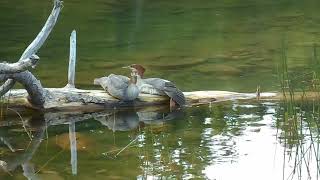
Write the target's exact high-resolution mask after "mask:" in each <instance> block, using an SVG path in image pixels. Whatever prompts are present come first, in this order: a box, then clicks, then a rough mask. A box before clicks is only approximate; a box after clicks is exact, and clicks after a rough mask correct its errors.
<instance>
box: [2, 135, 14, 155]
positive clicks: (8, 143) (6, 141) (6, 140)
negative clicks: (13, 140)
mask: <svg viewBox="0 0 320 180" xmlns="http://www.w3.org/2000/svg"><path fill="white" fill-rule="evenodd" d="M0 140H1V141H2V142H3V143H4V144H5V145H6V146H7V147H8V148H9V149H10V151H11V152H15V151H16V150H14V148H13V147H12V145H11V144H10V142H9V140H8V139H7V138H5V137H0Z"/></svg>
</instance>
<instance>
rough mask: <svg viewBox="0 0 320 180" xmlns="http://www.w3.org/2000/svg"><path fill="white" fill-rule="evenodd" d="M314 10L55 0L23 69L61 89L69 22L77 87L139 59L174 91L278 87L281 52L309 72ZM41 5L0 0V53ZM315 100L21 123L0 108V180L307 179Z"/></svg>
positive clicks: (298, 72)
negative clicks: (57, 10) (32, 64)
mask: <svg viewBox="0 0 320 180" xmlns="http://www.w3.org/2000/svg"><path fill="white" fill-rule="evenodd" d="M318 7H320V1H317V0H307V1H298V0H270V1H262V0H261V1H257V0H255V1H253V0H241V1H240V0H231V1H227V0H222V1H216V0H203V1H192V0H185V1H181V0H177V1H169V0H164V1H154V0H131V1H127V0H120V1H119V0H118V1H114V0H93V1H77V0H66V1H65V2H64V8H63V11H62V13H61V16H60V18H59V21H58V23H57V25H56V27H55V29H54V31H53V32H52V34H51V35H50V37H49V39H48V40H47V42H46V44H45V45H44V46H43V47H42V48H41V49H40V51H39V53H38V55H39V56H40V57H41V62H40V63H39V65H38V66H37V68H36V69H35V70H33V72H34V74H36V75H37V77H38V78H39V79H40V80H41V82H42V84H43V85H44V86H45V87H63V86H64V85H65V84H66V77H67V75H66V74H67V65H68V54H69V42H68V41H69V35H70V33H71V31H72V30H73V29H76V30H77V33H78V62H77V70H76V71H77V74H76V84H77V86H78V87H79V88H98V87H94V86H93V85H92V81H93V79H94V78H96V77H100V76H103V75H107V74H109V73H119V74H127V73H128V72H126V71H125V70H123V69H122V68H121V67H122V66H124V65H129V64H132V63H139V64H142V65H144V66H146V67H147V72H146V76H149V77H152V76H154V77H163V78H166V79H170V80H172V81H173V82H175V83H176V84H177V86H178V87H180V88H181V89H182V90H184V91H193V90H230V91H238V92H254V91H255V89H256V87H257V85H260V86H261V89H262V91H279V90H280V81H279V74H281V73H279V72H280V71H282V68H281V67H282V63H283V62H282V59H281V57H282V52H283V51H284V50H283V49H285V50H286V56H287V63H288V67H289V69H288V71H289V74H290V76H291V75H294V77H295V80H297V81H296V82H304V81H307V80H308V79H307V78H310V77H311V76H312V74H311V73H310V72H315V73H314V74H313V76H312V77H313V80H316V79H317V77H316V76H315V74H317V72H319V70H318V69H319V67H320V66H319V63H318V60H317V54H318V52H317V49H318V45H317V44H318V43H319V42H320V33H319V29H320V16H319V8H318ZM51 8H52V7H51V1H49V0H48V1H31V0H2V1H0V14H1V16H0V47H1V48H0V58H1V59H3V60H7V61H10V62H14V61H16V60H17V59H18V58H19V56H20V55H21V53H22V52H23V50H24V49H25V48H26V46H27V45H28V44H29V42H30V41H31V40H33V38H34V37H35V36H36V34H37V33H38V32H39V30H40V28H41V26H42V25H43V23H44V21H45V20H46V18H47V16H48V15H49V13H50V11H51ZM295 88H296V90H301V89H304V90H308V89H305V88H306V86H305V83H300V84H299V83H297V84H295ZM318 107H319V105H318V102H307V103H306V102H304V103H297V104H293V105H288V104H285V103H282V102H273V101H270V102H256V101H232V102H224V103H213V104H211V105H205V106H200V107H192V108H186V109H184V110H183V111H177V112H168V110H167V108H160V109H159V108H157V109H154V108H151V109H135V110H131V111H123V112H118V110H116V109H115V110H112V111H105V112H98V113H93V114H55V113H51V114H40V115H39V114H33V115H27V114H26V115H24V116H23V119H24V121H25V122H24V123H23V124H22V123H21V120H20V119H19V118H18V117H17V115H10V116H8V117H7V118H5V119H4V118H2V120H1V121H0V124H1V125H2V126H1V128H0V135H1V138H0V140H1V142H0V160H1V161H0V166H2V167H3V169H4V170H3V171H0V179H26V178H29V179H92V178H96V179H193V178H194V179H206V178H207V179H217V180H226V179H308V178H309V179H317V178H318V175H319V169H320V168H319V166H318V164H317V160H319V153H318V149H319V144H318V138H319V137H318V134H319V133H318V122H319V119H318V117H319V111H318ZM294 119H298V121H294ZM294 122H299V123H294ZM22 125H24V127H25V128H24V127H23V126H22ZM74 129H75V131H76V133H75V136H76V141H77V151H76V152H75V151H72V150H71V149H72V148H70V143H69V140H70V137H69V132H72V131H73V130H74ZM71 135H72V133H71ZM29 136H30V137H32V141H30V137H29ZM71 139H72V136H71ZM71 159H72V160H73V161H72V163H71V162H70V160H71ZM75 159H76V160H77V161H74V160H75Z"/></svg>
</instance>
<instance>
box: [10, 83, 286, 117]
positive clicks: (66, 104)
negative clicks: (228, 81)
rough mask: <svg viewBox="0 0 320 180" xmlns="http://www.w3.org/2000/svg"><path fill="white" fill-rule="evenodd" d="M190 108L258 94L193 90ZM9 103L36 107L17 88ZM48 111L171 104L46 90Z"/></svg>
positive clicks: (164, 100) (153, 98)
mask: <svg viewBox="0 0 320 180" xmlns="http://www.w3.org/2000/svg"><path fill="white" fill-rule="evenodd" d="M184 95H185V97H186V102H187V106H194V105H201V104H208V103H212V102H220V101H227V100H237V99H256V94H255V93H237V92H229V91H193V92H184ZM5 97H6V98H9V100H8V103H9V106H11V107H26V108H35V109H38V108H39V107H37V106H34V104H32V103H30V102H29V100H28V93H27V91H26V90H24V89H13V90H11V92H10V94H7V95H6V96H5ZM44 97H45V102H44V104H43V108H42V110H44V111H83V112H92V111H95V110H99V109H113V108H129V107H143V106H150V105H163V104H168V105H169V98H168V97H165V96H158V95H151V94H140V95H139V97H138V99H136V100H135V101H132V102H123V101H120V100H118V99H116V98H114V97H112V96H110V95H109V94H108V93H107V92H106V91H104V90H84V89H76V88H44ZM280 98H281V97H280V96H279V94H278V93H261V94H260V100H263V99H274V100H279V99H280Z"/></svg>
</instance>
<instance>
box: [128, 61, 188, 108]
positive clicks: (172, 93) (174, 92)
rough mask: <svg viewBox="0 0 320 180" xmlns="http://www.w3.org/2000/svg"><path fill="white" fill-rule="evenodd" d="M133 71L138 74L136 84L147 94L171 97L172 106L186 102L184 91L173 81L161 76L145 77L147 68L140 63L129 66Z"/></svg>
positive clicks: (182, 104)
mask: <svg viewBox="0 0 320 180" xmlns="http://www.w3.org/2000/svg"><path fill="white" fill-rule="evenodd" d="M129 68H130V69H131V70H132V73H134V74H136V76H137V83H136V85H137V86H138V87H139V90H140V92H142V93H146V94H156V95H161V96H169V97H170V107H175V106H176V105H178V106H180V107H182V106H184V105H185V104H186V100H185V97H184V94H183V92H182V91H181V90H180V89H178V88H177V87H176V86H175V85H174V84H173V83H172V82H171V81H168V80H166V79H160V78H147V79H143V75H144V72H145V71H146V69H145V68H144V67H143V66H141V65H139V64H132V65H130V66H129Z"/></svg>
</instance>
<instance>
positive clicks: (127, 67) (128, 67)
mask: <svg viewBox="0 0 320 180" xmlns="http://www.w3.org/2000/svg"><path fill="white" fill-rule="evenodd" d="M122 68H126V69H131V67H130V66H124V67H122Z"/></svg>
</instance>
